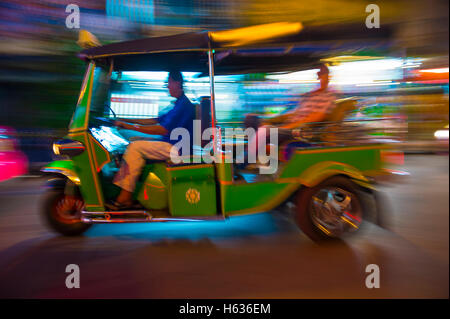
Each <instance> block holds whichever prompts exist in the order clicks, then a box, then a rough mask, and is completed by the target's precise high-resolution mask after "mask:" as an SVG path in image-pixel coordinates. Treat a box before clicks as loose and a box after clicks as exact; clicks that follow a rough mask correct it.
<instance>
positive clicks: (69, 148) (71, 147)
mask: <svg viewBox="0 0 450 319" xmlns="http://www.w3.org/2000/svg"><path fill="white" fill-rule="evenodd" d="M84 149H85V147H84V145H83V143H81V142H79V141H74V140H70V139H63V140H59V141H57V142H55V143H53V153H55V155H67V156H69V157H73V156H77V155H80V154H81V153H83V152H84Z"/></svg>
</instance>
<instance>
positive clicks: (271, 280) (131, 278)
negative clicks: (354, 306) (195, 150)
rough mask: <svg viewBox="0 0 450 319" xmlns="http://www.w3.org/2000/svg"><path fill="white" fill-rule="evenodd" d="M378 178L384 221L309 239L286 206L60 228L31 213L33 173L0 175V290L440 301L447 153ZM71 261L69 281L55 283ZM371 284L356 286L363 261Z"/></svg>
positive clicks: (4, 293)
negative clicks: (403, 179)
mask: <svg viewBox="0 0 450 319" xmlns="http://www.w3.org/2000/svg"><path fill="white" fill-rule="evenodd" d="M405 164H406V165H405V167H404V169H406V170H408V171H409V172H410V173H411V177H410V179H409V180H408V182H407V183H404V184H400V185H395V186H393V187H392V186H391V187H386V188H385V191H386V195H387V198H388V200H389V202H390V209H389V216H390V217H391V219H390V229H389V230H387V229H382V228H379V227H377V226H372V225H371V226H370V227H369V228H368V229H366V231H365V232H364V233H362V234H360V235H359V236H356V237H353V238H350V239H348V240H346V241H345V242H343V243H340V244H333V245H326V246H318V245H316V244H314V243H313V242H311V241H310V240H309V239H308V238H307V237H306V236H305V235H304V234H302V233H301V231H299V230H298V229H297V227H296V226H295V224H294V223H293V222H292V220H290V219H289V218H288V217H287V216H286V215H284V214H280V213H263V214H257V215H249V216H240V217H234V218H231V219H230V220H228V221H226V222H222V221H215V222H189V223H182V222H177V223H154V224H124V225H95V226H93V227H92V228H91V229H90V230H89V231H88V232H87V233H86V235H85V236H83V237H75V238H65V237H61V236H59V235H57V234H55V233H52V232H51V231H50V230H49V229H48V228H47V227H46V226H45V224H44V223H43V222H42V221H41V219H40V217H39V214H38V211H39V209H38V208H39V199H40V197H41V193H42V189H41V185H42V182H43V180H42V179H40V178H18V179H15V180H11V181H8V182H5V183H3V184H0V297H8V298H9V297H20V298H448V283H449V278H448V269H449V268H448V266H449V258H448V254H449V209H448V207H449V170H448V165H449V162H448V156H447V155H411V156H408V157H406V163H405ZM69 264H76V265H78V266H79V268H80V288H78V289H77V288H74V289H68V288H67V287H66V285H65V281H66V277H67V276H68V273H66V272H65V270H66V266H67V265H69ZM369 264H376V265H378V266H379V269H380V288H372V289H369V288H367V287H366V285H365V281H366V277H367V276H368V275H369V273H366V266H367V265H369Z"/></svg>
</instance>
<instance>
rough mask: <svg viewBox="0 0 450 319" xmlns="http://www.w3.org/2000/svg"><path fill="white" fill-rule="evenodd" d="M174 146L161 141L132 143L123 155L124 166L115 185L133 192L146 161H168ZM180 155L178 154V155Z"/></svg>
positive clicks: (115, 179) (115, 178) (121, 167)
mask: <svg viewBox="0 0 450 319" xmlns="http://www.w3.org/2000/svg"><path fill="white" fill-rule="evenodd" d="M171 149H172V144H170V143H166V142H160V141H135V142H131V143H130V144H129V145H128V147H127V150H126V151H125V154H124V155H123V160H122V165H121V166H120V169H119V172H117V174H116V176H115V177H114V184H115V185H117V186H119V187H120V188H122V189H124V190H126V191H129V192H133V191H134V188H135V187H136V181H137V179H138V178H139V175H140V174H141V172H142V168H143V167H144V165H145V160H146V159H150V160H166V159H169V158H170V152H171ZM177 154H178V153H177Z"/></svg>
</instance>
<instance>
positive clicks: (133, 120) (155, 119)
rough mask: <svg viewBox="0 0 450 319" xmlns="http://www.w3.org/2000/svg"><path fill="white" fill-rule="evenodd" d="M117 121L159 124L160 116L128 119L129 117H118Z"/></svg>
mask: <svg viewBox="0 0 450 319" xmlns="http://www.w3.org/2000/svg"><path fill="white" fill-rule="evenodd" d="M117 121H121V122H128V123H133V124H140V125H155V124H158V118H153V119H128V118H118V119H117Z"/></svg>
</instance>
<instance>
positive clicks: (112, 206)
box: [105, 200, 143, 211]
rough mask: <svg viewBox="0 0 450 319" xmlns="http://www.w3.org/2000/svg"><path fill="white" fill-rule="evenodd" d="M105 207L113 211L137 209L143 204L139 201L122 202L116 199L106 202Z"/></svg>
mask: <svg viewBox="0 0 450 319" xmlns="http://www.w3.org/2000/svg"><path fill="white" fill-rule="evenodd" d="M105 207H106V208H107V209H109V210H111V211H123V210H135V209H142V208H143V207H142V205H141V204H139V203H136V202H135V203H130V204H122V203H119V202H117V201H115V200H109V201H107V202H106V203H105Z"/></svg>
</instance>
